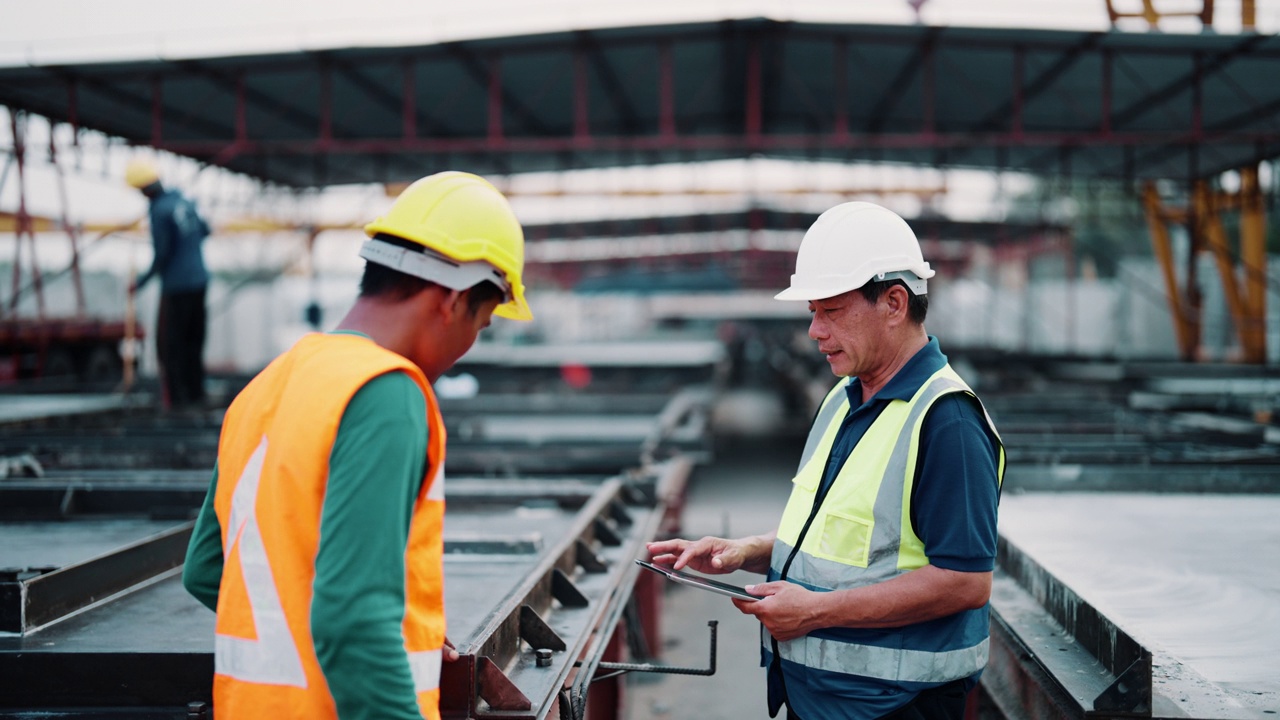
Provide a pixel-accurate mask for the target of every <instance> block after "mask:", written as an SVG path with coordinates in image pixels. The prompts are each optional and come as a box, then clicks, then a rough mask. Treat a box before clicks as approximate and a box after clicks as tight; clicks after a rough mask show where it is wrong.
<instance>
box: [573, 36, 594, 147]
mask: <svg viewBox="0 0 1280 720" xmlns="http://www.w3.org/2000/svg"><path fill="white" fill-rule="evenodd" d="M590 122H591V108H590V105H589V102H588V97H587V58H586V54H585V53H584V52H583V49H582V47H581V46H577V47H575V48H574V49H573V139H574V140H575V141H576V142H578V143H584V144H585V143H588V142H590V140H591V124H590Z"/></svg>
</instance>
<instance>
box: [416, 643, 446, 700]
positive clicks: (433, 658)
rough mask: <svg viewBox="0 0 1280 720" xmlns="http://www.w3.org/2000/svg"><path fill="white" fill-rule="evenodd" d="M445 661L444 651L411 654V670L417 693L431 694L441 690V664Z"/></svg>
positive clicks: (425, 651)
mask: <svg viewBox="0 0 1280 720" xmlns="http://www.w3.org/2000/svg"><path fill="white" fill-rule="evenodd" d="M443 660H444V651H443V650H422V651H420V652H411V653H409V669H410V670H412V671H413V689H414V691H415V692H430V691H431V690H439V689H440V664H441V662H442V661H443Z"/></svg>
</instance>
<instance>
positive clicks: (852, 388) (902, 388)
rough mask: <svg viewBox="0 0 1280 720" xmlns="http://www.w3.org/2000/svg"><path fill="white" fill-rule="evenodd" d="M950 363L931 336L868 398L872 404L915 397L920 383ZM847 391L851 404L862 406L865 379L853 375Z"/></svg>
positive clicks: (936, 339) (935, 339) (934, 338)
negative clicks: (863, 381) (863, 380)
mask: <svg viewBox="0 0 1280 720" xmlns="http://www.w3.org/2000/svg"><path fill="white" fill-rule="evenodd" d="M946 364H947V356H946V355H943V354H942V349H941V348H940V347H938V338H936V337H934V336H932V335H930V336H929V342H927V343H925V346H924V347H922V348H920V350H918V351H917V352H916V354H915V355H912V356H911V359H910V360H908V361H907V364H906V365H903V366H902V369H901V370H899V371H898V372H897V374H895V375H894V376H893V377H891V378H889V382H887V383H885V385H884V387H882V388H880V392H878V393H876V394H875V395H873V396H872V397H871V399H870V400H868V401H867V402H868V403H872V402H879V401H889V400H904V401H906V400H910V399H911V398H913V397H915V395H916V392H917V391H919V390H920V386H921V385H924V384H925V381H927V380H928V379H929V378H931V377H933V374H934V373H936V372H938V371H939V370H941V369H942V368H943V367H945V366H946ZM844 391H845V392H846V393H847V394H848V396H849V407H854V408H856V407H860V406H861V405H862V381H861V380H859V379H858V378H856V377H852V378H849V382H848V384H846V385H845V387H844Z"/></svg>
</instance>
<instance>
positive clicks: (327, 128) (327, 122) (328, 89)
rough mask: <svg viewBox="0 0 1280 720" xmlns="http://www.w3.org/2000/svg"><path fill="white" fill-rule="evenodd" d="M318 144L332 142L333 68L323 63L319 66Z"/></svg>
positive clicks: (324, 145)
mask: <svg viewBox="0 0 1280 720" xmlns="http://www.w3.org/2000/svg"><path fill="white" fill-rule="evenodd" d="M319 131H320V145H321V147H326V146H328V145H329V143H331V142H333V68H331V67H330V66H329V63H324V64H323V65H322V66H321V68H320V130H319Z"/></svg>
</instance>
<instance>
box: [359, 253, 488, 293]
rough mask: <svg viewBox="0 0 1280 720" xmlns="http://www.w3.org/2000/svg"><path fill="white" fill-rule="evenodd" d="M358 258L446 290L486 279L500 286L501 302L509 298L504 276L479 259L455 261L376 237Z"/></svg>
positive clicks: (470, 286) (471, 284) (462, 287)
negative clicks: (440, 286) (441, 286)
mask: <svg viewBox="0 0 1280 720" xmlns="http://www.w3.org/2000/svg"><path fill="white" fill-rule="evenodd" d="M360 257H362V258H364V259H365V260H368V261H369V262H371V263H377V264H378V265H383V266H385V267H389V268H391V269H393V270H399V271H400V272H402V273H405V274H406V275H412V276H414V277H416V278H421V279H423V280H427V281H429V282H433V283H436V284H437V285H443V286H444V287H447V288H449V289H450V290H458V291H462V290H467V289H470V288H472V287H474V286H476V285H478V284H480V283H482V282H485V281H488V282H491V283H493V284H494V285H497V286H498V287H499V288H501V289H502V294H503V302H510V301H511V285H510V284H509V283H508V282H507V279H506V277H505V276H504V275H503V274H502V273H501V272H499V271H498V269H497V268H495V267H494V266H492V265H490V264H489V263H487V262H485V261H483V260H476V261H472V262H458V261H457V260H453V259H451V258H448V257H446V256H444V255H440V254H438V253H434V252H431V251H430V250H425V249H424V250H423V251H422V252H418V251H416V250H411V249H409V248H402V247H400V246H398V245H393V244H391V243H389V242H386V241H385V240H377V239H374V240H366V241H365V243H364V245H362V246H361V247H360Z"/></svg>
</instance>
